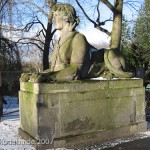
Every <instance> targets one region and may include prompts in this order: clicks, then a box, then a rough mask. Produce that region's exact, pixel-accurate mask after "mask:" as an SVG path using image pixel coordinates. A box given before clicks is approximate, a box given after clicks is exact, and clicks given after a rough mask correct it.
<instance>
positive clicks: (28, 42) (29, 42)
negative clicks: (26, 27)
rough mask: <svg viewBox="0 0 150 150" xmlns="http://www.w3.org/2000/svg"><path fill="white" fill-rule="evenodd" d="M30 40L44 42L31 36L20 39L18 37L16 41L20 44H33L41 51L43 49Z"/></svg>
mask: <svg viewBox="0 0 150 150" xmlns="http://www.w3.org/2000/svg"><path fill="white" fill-rule="evenodd" d="M22 40H30V41H27V42H21V41H22ZM31 41H37V42H40V43H42V44H44V43H43V42H42V41H40V40H38V39H32V38H22V39H19V40H18V41H17V42H16V43H20V44H33V45H35V46H37V47H38V48H39V49H40V50H41V51H43V48H42V47H40V46H39V44H37V43H35V42H31Z"/></svg>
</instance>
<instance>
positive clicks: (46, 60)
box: [43, 0, 57, 70]
mask: <svg viewBox="0 0 150 150" xmlns="http://www.w3.org/2000/svg"><path fill="white" fill-rule="evenodd" d="M56 3H57V0H49V1H48V4H49V7H50V12H49V17H48V24H47V30H46V37H45V44H44V51H43V70H46V69H49V48H50V42H51V40H52V36H53V33H52V19H53V15H52V11H51V10H52V7H53V5H54V4H56Z"/></svg>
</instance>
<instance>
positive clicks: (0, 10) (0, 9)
mask: <svg viewBox="0 0 150 150" xmlns="http://www.w3.org/2000/svg"><path fill="white" fill-rule="evenodd" d="M7 2H8V0H6V1H5V2H4V4H2V6H1V8H0V12H2V10H3V8H4V6H5V5H6V4H7ZM1 3H2V2H1Z"/></svg>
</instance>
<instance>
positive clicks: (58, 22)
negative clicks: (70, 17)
mask: <svg viewBox="0 0 150 150" xmlns="http://www.w3.org/2000/svg"><path fill="white" fill-rule="evenodd" d="M53 22H54V25H55V29H57V30H62V29H63V28H64V26H65V25H66V24H67V21H66V19H65V16H64V14H63V12H62V11H55V12H54V13H53Z"/></svg>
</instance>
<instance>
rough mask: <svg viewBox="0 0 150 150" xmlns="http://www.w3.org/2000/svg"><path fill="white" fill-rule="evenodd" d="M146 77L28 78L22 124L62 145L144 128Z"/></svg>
mask: <svg viewBox="0 0 150 150" xmlns="http://www.w3.org/2000/svg"><path fill="white" fill-rule="evenodd" d="M142 83H143V82H142V80H141V79H127V80H125V79H123V80H115V81H112V80H111V81H108V80H107V81H88V80H84V81H77V82H65V83H49V84H44V83H41V84H38V83H29V82H22V83H21V90H20V117H21V126H20V127H21V130H23V131H25V132H26V133H27V134H29V135H30V136H31V137H32V138H34V139H38V140H41V139H45V140H49V141H50V142H49V146H50V145H51V146H56V147H59V146H67V145H71V143H75V144H77V143H80V142H81V143H82V142H83V143H86V142H87V141H88V142H89V141H95V140H98V141H103V140H106V139H109V138H116V137H121V136H127V135H131V134H133V133H137V132H139V131H144V130H146V124H145V112H144V110H145V99H144V97H145V92H144V88H143V85H142ZM115 85H116V86H115ZM21 133H22V132H21ZM42 146H43V145H42Z"/></svg>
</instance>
